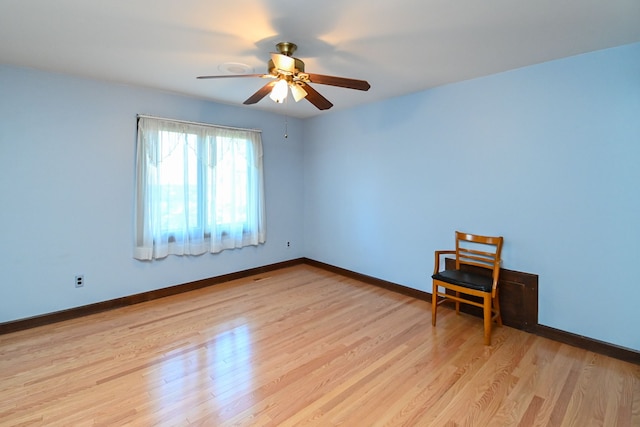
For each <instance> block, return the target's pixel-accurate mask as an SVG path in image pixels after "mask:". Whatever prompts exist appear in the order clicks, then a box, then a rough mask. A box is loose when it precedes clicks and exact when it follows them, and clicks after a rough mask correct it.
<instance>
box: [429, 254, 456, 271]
mask: <svg viewBox="0 0 640 427" xmlns="http://www.w3.org/2000/svg"><path fill="white" fill-rule="evenodd" d="M455 253H456V251H454V250H446V251H436V252H435V257H436V262H435V264H434V268H433V274H436V273H438V272H439V271H440V255H454V254H455Z"/></svg>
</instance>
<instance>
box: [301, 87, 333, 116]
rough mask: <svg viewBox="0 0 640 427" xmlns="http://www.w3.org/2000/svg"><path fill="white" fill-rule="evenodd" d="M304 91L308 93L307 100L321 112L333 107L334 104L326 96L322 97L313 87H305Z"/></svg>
mask: <svg viewBox="0 0 640 427" xmlns="http://www.w3.org/2000/svg"><path fill="white" fill-rule="evenodd" d="M304 90H305V91H306V92H307V96H306V97H305V99H306V100H307V101H309V102H310V103H312V104H313V105H315V106H316V108H318V109H319V110H328V109H329V108H331V107H333V104H332V103H331V102H330V101H329V100H328V99H327V98H325V97H324V96H322V95H320V94H319V93H318V92H317V91H316V90H315V89H314V88H312V87H311V86H309V85H308V84H307V85H304Z"/></svg>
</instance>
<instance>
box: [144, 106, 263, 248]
mask: <svg viewBox="0 0 640 427" xmlns="http://www.w3.org/2000/svg"><path fill="white" fill-rule="evenodd" d="M136 154H137V159H136V168H137V171H136V172H137V183H136V218H135V242H136V243H135V250H134V257H135V258H137V259H142V260H151V259H155V258H163V257H166V256H167V255H171V254H173V255H200V254H203V253H205V252H212V253H217V252H220V251H222V250H225V249H231V248H240V247H243V246H247V245H258V244H260V243H264V242H265V227H264V223H265V215H264V191H263V182H262V141H261V135H260V132H258V131H252V130H242V129H230V128H224V127H217V126H212V125H204V124H197V123H188V122H178V121H172V120H166V119H158V118H151V117H146V116H140V117H139V118H138V141H137V153H136Z"/></svg>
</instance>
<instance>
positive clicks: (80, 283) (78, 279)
mask: <svg viewBox="0 0 640 427" xmlns="http://www.w3.org/2000/svg"><path fill="white" fill-rule="evenodd" d="M75 283H76V288H81V287H83V286H84V275H82V274H79V275H77V276H76V282H75Z"/></svg>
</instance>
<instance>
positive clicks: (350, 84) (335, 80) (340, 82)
mask: <svg viewBox="0 0 640 427" xmlns="http://www.w3.org/2000/svg"><path fill="white" fill-rule="evenodd" d="M307 75H308V76H309V81H310V82H311V83H319V84H322V85H330V86H338V87H345V88H347V89H357V90H369V88H370V87H371V85H370V84H369V83H368V82H367V81H365V80H356V79H347V78H344V77H336V76H324V75H322V74H311V73H307Z"/></svg>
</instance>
